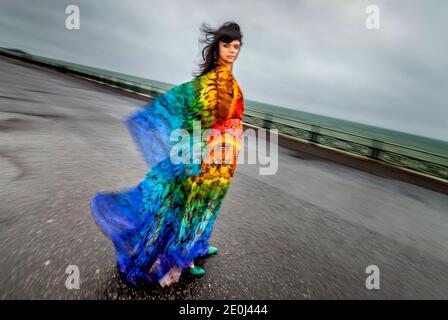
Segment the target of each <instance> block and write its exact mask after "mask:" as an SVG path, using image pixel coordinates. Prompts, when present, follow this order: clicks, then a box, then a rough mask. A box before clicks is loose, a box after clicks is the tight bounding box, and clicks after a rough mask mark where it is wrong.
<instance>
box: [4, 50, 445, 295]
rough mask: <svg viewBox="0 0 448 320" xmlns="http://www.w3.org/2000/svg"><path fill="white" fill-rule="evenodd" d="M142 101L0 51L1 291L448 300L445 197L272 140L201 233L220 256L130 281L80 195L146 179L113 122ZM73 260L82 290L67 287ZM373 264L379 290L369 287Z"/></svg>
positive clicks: (250, 149)
mask: <svg viewBox="0 0 448 320" xmlns="http://www.w3.org/2000/svg"><path fill="white" fill-rule="evenodd" d="M249 95H250V94H249ZM148 101H149V99H148ZM143 104H145V101H143V100H139V99H135V98H131V97H129V96H126V95H123V94H120V93H119V92H117V91H112V90H109V89H108V88H106V87H103V86H101V85H98V84H94V83H90V82H88V81H86V80H83V79H78V78H75V77H72V76H69V75H65V74H61V73H58V72H56V71H50V70H46V69H44V68H41V67H36V66H31V65H27V64H25V63H23V62H19V61H17V60H14V59H9V58H5V57H0V173H1V174H0V298H1V299H364V298H365V299H393V298H394V299H424V298H435V299H447V298H448V196H447V195H445V194H442V193H437V192H435V191H431V190H428V189H424V188H421V187H418V186H415V185H412V184H409V183H406V182H402V181H397V180H394V179H388V178H384V177H379V176H375V175H372V174H369V173H366V172H363V171H360V170H356V169H353V168H349V167H346V166H343V165H341V164H337V163H334V162H331V161H328V160H325V159H322V158H319V157H316V156H313V155H310V154H306V153H303V152H300V151H295V150H290V149H287V148H285V147H280V146H279V148H278V157H277V156H275V157H274V156H272V157H271V158H270V160H271V161H272V162H271V163H274V162H275V160H277V161H278V168H277V171H276V172H275V174H273V175H260V171H259V169H260V167H263V165H260V164H239V166H238V168H237V171H236V173H235V177H234V179H233V182H232V184H231V187H230V189H229V191H228V193H227V195H226V198H225V200H224V203H223V206H222V209H221V212H220V214H219V216H218V218H217V221H216V224H215V228H214V230H213V234H212V237H211V239H210V243H211V244H212V245H214V246H216V247H218V248H219V252H218V254H217V255H214V256H211V257H208V258H206V259H202V260H198V262H197V263H198V264H199V265H201V266H202V267H203V268H204V269H205V270H206V272H207V273H206V275H204V276H202V277H194V276H192V275H189V274H187V273H184V274H183V275H182V277H181V281H180V282H179V283H177V284H175V285H172V286H170V287H165V288H161V287H159V286H157V285H153V286H148V287H145V288H141V289H135V288H131V287H128V286H126V285H125V284H123V282H122V281H121V279H120V277H119V275H118V273H117V270H116V267H115V259H114V250H113V247H112V244H111V242H110V241H109V240H108V239H107V238H106V237H105V236H104V235H103V234H102V233H101V232H100V230H99V229H98V228H97V226H96V225H95V223H94V221H93V219H92V217H91V214H90V210H89V201H90V199H91V198H92V197H93V196H94V195H95V194H96V193H98V192H100V191H112V190H120V189H123V188H127V187H129V186H133V185H136V184H138V183H139V182H140V181H141V179H142V177H144V175H145V173H146V171H147V167H146V164H145V163H144V161H143V158H142V157H141V155H140V154H139V151H138V150H137V147H136V145H135V144H134V143H133V141H132V138H131V136H130V135H129V133H128V131H127V129H126V128H125V126H124V125H123V123H122V119H123V118H124V117H125V116H126V115H128V114H129V113H130V112H132V111H134V110H136V109H138V108H139V107H141V106H142V105H143ZM254 152H256V150H255V145H253V144H247V145H246V146H245V150H244V153H243V155H247V154H248V153H254ZM70 265H75V266H77V267H78V268H79V271H80V287H79V289H68V288H67V287H66V286H65V282H66V280H67V277H68V276H69V275H68V274H67V273H66V269H67V267H68V266H70ZM369 265H375V266H377V267H378V269H379V271H380V277H379V283H380V288H379V289H370V290H369V289H367V288H366V278H367V277H368V276H369V274H367V273H366V267H367V266H369Z"/></svg>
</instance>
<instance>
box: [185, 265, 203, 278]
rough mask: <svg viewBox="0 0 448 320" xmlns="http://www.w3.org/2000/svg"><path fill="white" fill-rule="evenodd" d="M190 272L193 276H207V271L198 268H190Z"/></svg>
mask: <svg viewBox="0 0 448 320" xmlns="http://www.w3.org/2000/svg"><path fill="white" fill-rule="evenodd" d="M188 272H190V274H192V275H194V276H202V275H203V274H205V270H204V269H202V268H201V267H198V266H194V267H193V268H188Z"/></svg>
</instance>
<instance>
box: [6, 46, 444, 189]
mask: <svg viewBox="0 0 448 320" xmlns="http://www.w3.org/2000/svg"><path fill="white" fill-rule="evenodd" d="M0 53H2V54H3V55H6V56H12V57H16V58H20V59H22V60H26V61H28V62H33V63H36V64H40V65H43V66H47V67H53V68H55V69H58V70H60V71H63V72H66V73H71V74H75V75H78V76H82V77H85V78H88V79H91V80H95V81H98V82H101V83H105V84H108V85H111V86H116V87H119V88H123V89H126V90H129V91H133V92H137V93H140V94H145V95H148V96H151V97H155V96H158V95H160V94H162V93H164V92H165V91H166V90H168V89H169V88H171V87H172V86H173V85H170V84H163V85H162V84H152V83H148V81H145V80H144V79H136V80H132V79H131V80H130V79H129V78H130V77H129V76H126V75H124V74H123V75H122V76H120V75H121V74H118V73H116V72H110V71H107V70H102V69H97V68H92V67H87V66H82V65H77V64H73V63H68V62H64V61H60V60H55V59H50V58H45V57H38V56H33V55H29V54H27V53H24V52H20V51H14V50H5V49H0ZM243 122H244V123H246V124H248V125H251V126H255V127H259V128H265V129H277V130H278V132H279V133H280V134H281V135H282V136H284V137H287V138H291V139H296V140H300V141H304V142H308V143H313V144H316V145H320V146H324V147H326V148H331V149H334V150H340V151H343V152H346V153H350V154H353V155H356V156H358V157H364V158H369V159H375V160H377V161H381V162H385V163H389V164H392V165H394V166H398V167H400V168H404V169H407V170H411V171H415V172H419V173H423V174H425V175H428V176H430V177H433V178H437V179H442V180H443V181H444V182H448V157H447V156H446V155H442V154H437V153H434V152H429V151H424V150H419V149H416V148H412V147H409V146H404V145H400V144H396V143H391V142H385V141H380V140H377V139H372V138H370V137H366V136H363V135H359V134H354V133H350V132H347V131H343V130H338V129H334V128H329V127H325V126H320V125H316V124H313V123H310V122H306V121H301V120H297V119H291V118H288V117H284V116H281V115H276V114H272V113H269V112H266V111H261V110H258V109H257V108H256V107H255V106H251V105H250V104H248V103H247V102H246V105H245V112H244V116H243Z"/></svg>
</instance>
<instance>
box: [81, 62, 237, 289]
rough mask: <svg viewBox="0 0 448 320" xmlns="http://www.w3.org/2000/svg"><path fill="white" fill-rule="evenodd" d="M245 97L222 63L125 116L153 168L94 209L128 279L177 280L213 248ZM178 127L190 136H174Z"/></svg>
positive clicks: (101, 196)
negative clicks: (214, 228)
mask: <svg viewBox="0 0 448 320" xmlns="http://www.w3.org/2000/svg"><path fill="white" fill-rule="evenodd" d="M243 101H244V100H243V94H242V91H241V88H240V86H239V85H238V82H237V81H236V79H235V77H234V75H233V73H232V71H231V70H230V69H229V68H227V67H225V66H222V65H218V66H216V67H215V68H214V69H212V70H211V71H209V72H208V73H207V74H205V75H202V76H200V77H197V78H195V79H193V80H191V81H189V82H185V83H182V84H180V85H177V86H175V87H173V88H172V89H170V90H168V91H167V92H165V93H164V94H162V95H160V96H158V97H156V98H155V99H153V100H152V101H151V102H150V103H148V104H147V105H146V106H144V107H143V108H140V109H139V110H137V111H136V112H135V113H133V114H131V115H129V116H127V117H126V118H125V119H124V123H125V125H126V127H127V128H128V130H129V132H130V133H131V136H132V137H133V139H134V141H135V143H136V144H137V146H138V149H139V150H140V151H141V153H142V155H143V157H144V159H145V161H146V163H147V164H149V166H150V168H149V170H148V172H147V173H146V176H145V177H144V178H143V180H142V181H141V182H140V183H139V184H138V185H137V186H134V187H131V188H127V189H124V190H120V191H115V192H100V193H98V194H96V195H95V196H94V197H93V198H92V199H91V202H90V208H91V211H92V215H93V217H94V219H95V221H96V223H97V224H98V226H99V227H100V229H101V230H102V231H103V232H104V234H105V235H106V236H107V237H109V238H110V239H111V240H112V242H113V244H114V247H115V251H116V259H117V265H118V268H119V271H120V273H121V275H122V276H123V279H124V280H125V281H126V282H127V283H129V284H132V285H135V286H137V287H139V286H140V285H141V284H143V283H152V282H155V281H158V282H159V283H160V285H162V286H165V285H170V284H172V283H175V282H178V281H179V278H180V275H181V273H182V271H183V270H185V269H186V268H188V267H189V265H190V264H191V263H192V262H193V261H194V259H196V258H197V257H203V256H205V255H206V253H207V252H208V249H209V244H208V239H209V238H210V236H211V233H212V229H213V225H214V223H215V219H216V217H217V215H218V213H219V211H220V207H221V204H222V201H223V199H224V196H225V194H226V192H227V190H228V188H229V185H230V183H231V181H232V178H233V175H234V173H235V169H236V164H237V157H238V154H239V152H240V147H241V140H242V131H243V126H242V116H243V111H244V102H243ZM179 129H181V130H183V131H182V132H186V133H188V134H189V135H188V136H185V135H184V136H179V135H178V136H177V140H176V139H173V137H172V133H173V132H179V131H176V130H179ZM198 133H199V134H198ZM179 137H180V138H181V142H179ZM187 138H189V139H187ZM188 147H190V148H188ZM179 151H180V153H179ZM173 154H174V155H177V156H180V155H181V156H182V157H181V159H182V160H183V161H180V163H179V161H173V159H179V157H177V158H175V157H174V158H173ZM216 159H218V160H216ZM219 159H221V161H220V160H219Z"/></svg>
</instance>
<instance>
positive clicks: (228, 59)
mask: <svg viewBox="0 0 448 320" xmlns="http://www.w3.org/2000/svg"><path fill="white" fill-rule="evenodd" d="M240 46H241V43H240V41H239V40H233V41H232V42H230V43H225V42H222V41H219V59H220V60H221V61H222V62H224V63H225V64H232V63H233V62H234V61H235V60H236V58H237V57H238V54H239V53H240Z"/></svg>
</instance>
